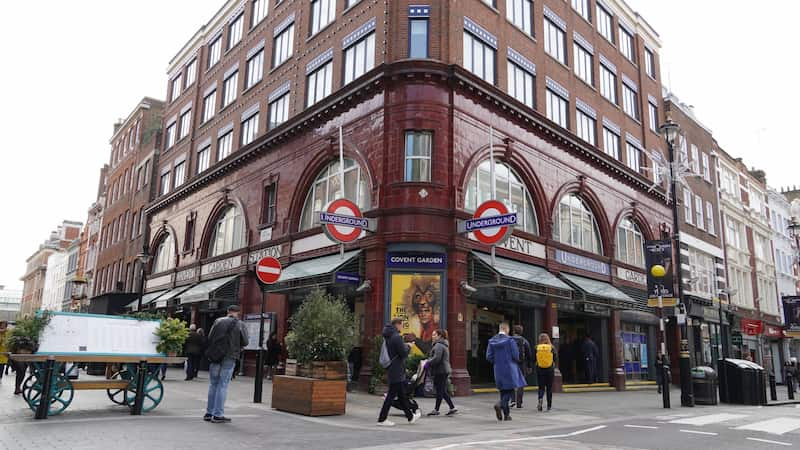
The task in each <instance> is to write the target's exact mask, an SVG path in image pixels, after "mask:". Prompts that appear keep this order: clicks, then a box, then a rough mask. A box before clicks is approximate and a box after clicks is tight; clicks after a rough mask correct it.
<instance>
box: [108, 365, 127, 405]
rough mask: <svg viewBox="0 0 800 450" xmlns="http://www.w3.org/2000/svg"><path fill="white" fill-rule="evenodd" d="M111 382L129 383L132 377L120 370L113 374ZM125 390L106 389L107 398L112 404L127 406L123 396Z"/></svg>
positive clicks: (125, 371)
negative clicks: (124, 381)
mask: <svg viewBox="0 0 800 450" xmlns="http://www.w3.org/2000/svg"><path fill="white" fill-rule="evenodd" d="M111 379H112V380H126V381H128V382H130V381H131V380H132V379H133V375H131V372H130V371H128V370H126V369H122V370H120V371H119V372H114V375H112V376H111ZM126 392H127V389H106V394H107V395H108V398H109V399H111V401H112V402H114V403H116V404H117V405H127V403H126V402H125V395H126Z"/></svg>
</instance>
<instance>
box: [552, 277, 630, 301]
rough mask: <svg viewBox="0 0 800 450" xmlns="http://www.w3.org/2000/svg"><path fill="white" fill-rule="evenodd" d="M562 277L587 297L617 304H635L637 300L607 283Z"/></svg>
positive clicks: (583, 278)
mask: <svg viewBox="0 0 800 450" xmlns="http://www.w3.org/2000/svg"><path fill="white" fill-rule="evenodd" d="M561 277H562V278H563V279H564V280H565V281H566V282H567V283H569V284H571V285H573V286H575V287H576V288H578V290H580V291H581V292H583V293H584V294H585V295H590V296H593V297H598V298H601V299H606V300H612V301H617V302H625V303H635V300H634V299H632V298H630V297H629V296H628V294H626V293H624V292H622V291H620V290H619V289H617V288H615V287H614V286H612V285H611V284H609V283H606V282H605V281H599V280H593V279H591V278H585V277H580V276H578V275H571V274H568V273H562V274H561Z"/></svg>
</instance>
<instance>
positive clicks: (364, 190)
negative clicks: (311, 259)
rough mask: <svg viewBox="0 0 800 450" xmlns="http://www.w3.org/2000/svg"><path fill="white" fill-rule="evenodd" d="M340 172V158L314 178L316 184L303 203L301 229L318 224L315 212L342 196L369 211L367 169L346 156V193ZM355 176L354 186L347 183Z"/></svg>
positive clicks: (362, 209)
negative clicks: (341, 183) (350, 189)
mask: <svg viewBox="0 0 800 450" xmlns="http://www.w3.org/2000/svg"><path fill="white" fill-rule="evenodd" d="M339 174H340V171H339V160H338V159H336V160H335V161H332V162H331V163H330V164H328V165H327V166H326V167H325V168H324V169H322V170H321V171H320V172H319V174H318V175H317V178H316V179H315V180H314V184H312V185H311V188H310V189H309V190H308V194H307V195H306V200H305V202H304V203H303V212H302V213H301V216H300V229H299V231H304V230H308V229H311V228H313V227H315V226H317V225H318V224H317V223H316V219H315V212H316V211H320V210H322V208H324V207H325V205H327V204H328V202H330V201H331V200H333V199H335V198H338V197H340V196H343V197H345V198H348V199H350V200H351V201H352V202H353V203H355V204H356V205H358V207H359V209H361V211H367V210H369V209H370V208H371V203H370V185H369V183H368V181H367V173H366V171H364V170H362V169H361V166H360V165H359V164H358V163H357V162H355V161H354V160H352V159H350V158H344V177H345V189H344V191H345V192H344V194H343V193H342V189H341V186H340V181H339V176H340V175H339ZM353 176H355V178H356V183H355V186H353V184H352V183H350V184H348V183H347V179H348V177H353ZM348 187H350V188H352V187H355V192H352V191H348V190H347V188H348Z"/></svg>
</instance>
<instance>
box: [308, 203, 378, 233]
mask: <svg viewBox="0 0 800 450" xmlns="http://www.w3.org/2000/svg"><path fill="white" fill-rule="evenodd" d="M319 221H320V223H321V224H322V229H323V231H325V234H327V235H328V237H329V238H330V239H331V240H333V241H336V242H341V243H343V244H344V243H348V242H353V241H355V240H356V239H358V237H359V236H361V230H366V229H369V228H370V223H369V219H367V218H365V217H364V216H363V215H362V214H361V210H360V209H358V206H357V205H356V204H355V203H353V202H351V201H350V200H347V199H345V198H339V199H336V200H334V201H332V202H330V203H329V204H328V206H327V207H326V208H325V211H321V212H320V213H319Z"/></svg>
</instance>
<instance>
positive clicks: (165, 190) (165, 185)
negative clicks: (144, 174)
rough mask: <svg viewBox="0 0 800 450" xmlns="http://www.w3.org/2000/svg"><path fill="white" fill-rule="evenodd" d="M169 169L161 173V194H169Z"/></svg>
mask: <svg viewBox="0 0 800 450" xmlns="http://www.w3.org/2000/svg"><path fill="white" fill-rule="evenodd" d="M169 174H170V173H169V171H166V172H164V173H162V174H161V186H159V193H160V194H161V195H167V194H169V188H170V186H169Z"/></svg>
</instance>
